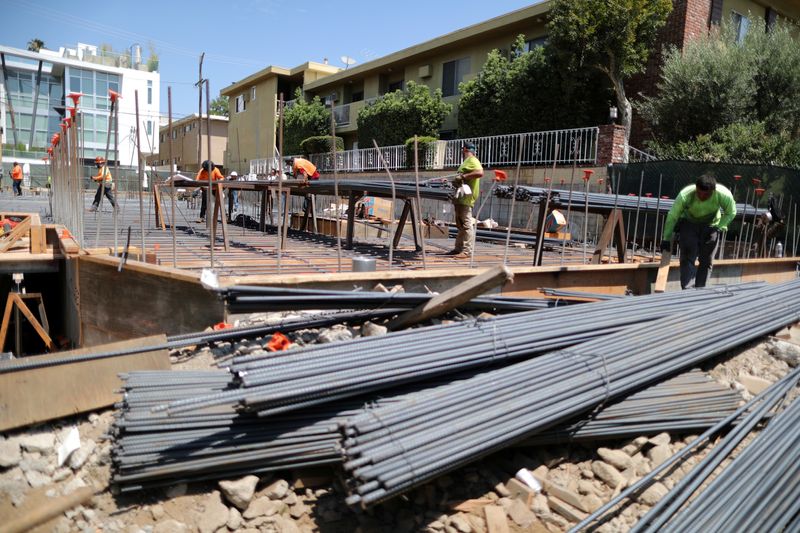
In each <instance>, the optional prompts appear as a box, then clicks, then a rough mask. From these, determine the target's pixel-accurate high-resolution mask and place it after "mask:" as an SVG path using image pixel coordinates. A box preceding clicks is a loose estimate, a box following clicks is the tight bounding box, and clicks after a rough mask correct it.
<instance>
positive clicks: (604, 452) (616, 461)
mask: <svg viewBox="0 0 800 533" xmlns="http://www.w3.org/2000/svg"><path fill="white" fill-rule="evenodd" d="M597 455H599V456H600V457H601V458H602V459H603V461H605V462H606V463H608V464H610V465H611V466H613V467H614V468H616V469H618V470H625V469H626V468H630V466H631V465H632V464H633V462H632V461H631V456H630V455H628V454H627V453H625V452H623V451H622V450H612V449H611V448H599V449H598V450H597Z"/></svg>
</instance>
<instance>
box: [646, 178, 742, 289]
mask: <svg viewBox="0 0 800 533" xmlns="http://www.w3.org/2000/svg"><path fill="white" fill-rule="evenodd" d="M735 216H736V202H734V200H733V195H732V194H731V191H730V190H728V188H727V187H725V186H723V185H720V184H718V183H717V180H715V179H714V177H713V176H711V175H707V174H706V175H703V176H701V177H700V178H699V179H698V180H697V182H696V183H695V184H694V185H688V186H686V187H684V188H683V189H681V192H679V193H678V196H677V197H676V198H675V203H674V204H672V209H670V210H669V214H668V215H667V220H666V222H664V235H663V237H662V241H661V253H665V252H667V251H671V250H672V241H673V233H675V232H677V233H678V244H679V246H680V249H681V260H680V265H681V288H682V289H686V288H688V287H690V286H691V285H692V281H694V286H695V287H696V288H698V289H699V288H701V287H705V286H706V281H707V280H708V276H709V274H710V273H711V268H712V261H713V259H714V254H715V253H716V251H717V246H718V245H719V241H720V235H721V234H722V232H723V231H727V230H728V224H730V223H731V221H732V220H733V217H735ZM698 258H699V265H698V267H695V261H696V260H698Z"/></svg>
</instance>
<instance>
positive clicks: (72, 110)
mask: <svg viewBox="0 0 800 533" xmlns="http://www.w3.org/2000/svg"><path fill="white" fill-rule="evenodd" d="M67 111H69V117H70V118H71V119H72V120H75V113H77V112H78V108H77V107H68V108H67Z"/></svg>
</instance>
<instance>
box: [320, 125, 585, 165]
mask: <svg viewBox="0 0 800 533" xmlns="http://www.w3.org/2000/svg"><path fill="white" fill-rule="evenodd" d="M598 133H599V129H598V128H578V129H570V130H553V131H539V132H529V133H514V134H509V135H494V136H489V137H473V138H468V139H453V140H449V141H436V142H434V143H430V144H429V145H428V146H426V147H424V148H423V149H422V150H421V158H420V161H419V165H420V167H421V168H427V169H444V168H455V167H458V166H459V165H460V164H461V145H462V144H463V143H464V142H466V141H470V142H473V143H474V144H475V146H476V148H477V154H478V158H479V159H480V160H481V163H483V164H484V165H487V166H497V167H499V166H512V165H515V164H516V163H517V159H518V157H519V156H520V146H521V149H522V153H521V163H522V164H523V165H545V164H553V163H557V164H567V163H572V162H573V161H574V162H575V163H594V162H595V161H596V160H597V137H598ZM556 146H558V152H556ZM380 150H381V152H382V153H383V155H384V159H385V160H386V163H387V165H388V166H389V169H390V170H397V169H402V168H409V167H410V166H412V165H413V162H411V161H406V149H405V146H404V145H397V146H385V147H382V148H380ZM310 159H311V162H312V163H314V164H315V165H317V168H319V170H320V171H322V172H325V171H330V170H333V162H332V159H331V154H330V153H324V154H312V155H311V156H310ZM336 168H337V169H338V170H341V171H345V172H360V171H374V170H381V169H382V168H383V166H382V165H381V164H380V160H379V158H378V151H377V150H376V149H375V148H361V149H358V150H346V151H343V152H338V153H337V154H336Z"/></svg>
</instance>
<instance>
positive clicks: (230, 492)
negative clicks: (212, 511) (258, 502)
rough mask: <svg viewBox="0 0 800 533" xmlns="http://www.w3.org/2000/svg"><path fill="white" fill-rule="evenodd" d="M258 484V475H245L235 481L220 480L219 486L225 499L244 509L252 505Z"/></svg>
mask: <svg viewBox="0 0 800 533" xmlns="http://www.w3.org/2000/svg"><path fill="white" fill-rule="evenodd" d="M256 485H258V476H245V477H243V478H241V479H237V480H233V481H220V482H219V488H220V490H222V494H224V495H225V499H226V500H228V501H229V502H231V503H232V504H233V505H235V506H236V507H237V508H239V509H241V510H244V509H247V506H248V505H250V501H251V500H252V499H253V495H254V494H255V492H256Z"/></svg>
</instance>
